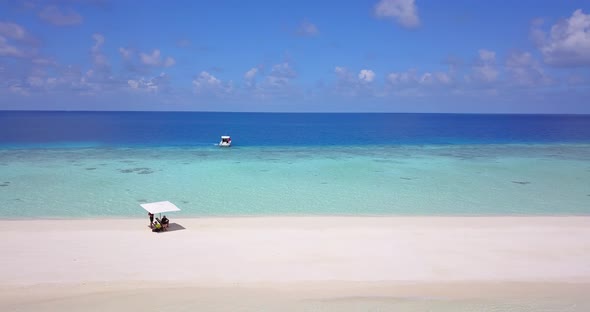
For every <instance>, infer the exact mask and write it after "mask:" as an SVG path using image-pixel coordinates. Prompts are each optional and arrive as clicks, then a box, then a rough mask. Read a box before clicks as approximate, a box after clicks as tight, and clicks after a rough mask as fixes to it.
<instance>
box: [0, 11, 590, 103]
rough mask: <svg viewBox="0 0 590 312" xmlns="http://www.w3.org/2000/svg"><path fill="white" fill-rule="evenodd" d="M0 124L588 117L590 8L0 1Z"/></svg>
mask: <svg viewBox="0 0 590 312" xmlns="http://www.w3.org/2000/svg"><path fill="white" fill-rule="evenodd" d="M0 110H108V111H112V110H131V111H135V110H140V111H238V112H241V111H252V112H432V113H575V114H580V113H581V114H588V113H590V0H577V1H576V0H563V1H557V0H555V1H553V0H552V1H544V0H534V1H533V0H519V1H508V0H497V1H472V0H451V1H437V0H431V1H429V0H351V1H335V0H324V1H317V0H314V1H307V0H301V1H287V0H285V1H281V0H274V1H270V0H269V1H256V0H252V1H239V0H232V1H228V0H216V1H198V0H195V1H188V0H187V1H182V0H178V1H152V0H144V1H139V0H137V1H136V0H128V1H110V0H86V1H83V0H45V1H34V0H30V1H15V0H0Z"/></svg>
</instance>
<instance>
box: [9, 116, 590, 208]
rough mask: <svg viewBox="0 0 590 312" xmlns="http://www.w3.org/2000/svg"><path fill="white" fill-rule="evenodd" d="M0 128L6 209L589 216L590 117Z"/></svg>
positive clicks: (144, 121) (84, 120) (22, 119)
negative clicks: (157, 207)
mask: <svg viewBox="0 0 590 312" xmlns="http://www.w3.org/2000/svg"><path fill="white" fill-rule="evenodd" d="M0 126H1V129H2V131H0V214H1V216H2V218H25V219H28V218H109V217H143V216H144V211H143V210H142V209H141V207H140V206H139V204H140V203H143V202H152V201H161V200H169V201H172V202H173V203H175V204H176V205H177V206H179V207H180V208H181V209H182V211H181V212H179V213H176V214H175V215H176V216H184V217H187V216H191V217H199V216H260V215H588V214H590V116H588V115H478V114H331V113H326V114H320V113H309V114H307V113H297V114H295V113H292V114H288V113H285V114H282V113H281V114H278V113H204V112H199V113H192V112H12V111H0ZM221 135H231V136H232V144H233V145H232V147H231V148H220V147H217V146H215V144H216V143H217V142H219V137H220V136H221Z"/></svg>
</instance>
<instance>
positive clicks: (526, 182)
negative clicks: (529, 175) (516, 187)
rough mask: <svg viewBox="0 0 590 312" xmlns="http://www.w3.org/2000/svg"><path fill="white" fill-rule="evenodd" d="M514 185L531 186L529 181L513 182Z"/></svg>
mask: <svg viewBox="0 0 590 312" xmlns="http://www.w3.org/2000/svg"><path fill="white" fill-rule="evenodd" d="M511 182H512V183H516V184H520V185H527V184H531V182H529V181H511Z"/></svg>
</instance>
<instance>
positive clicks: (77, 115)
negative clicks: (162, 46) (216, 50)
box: [0, 111, 590, 147]
mask: <svg viewBox="0 0 590 312" xmlns="http://www.w3.org/2000/svg"><path fill="white" fill-rule="evenodd" d="M0 125H1V128H2V131H0V146H5V147H7V146H15V145H16V146H22V145H28V146H34V145H43V146H47V145H60V144H66V145H67V144H73V145H78V146H80V145H90V146H96V145H98V146H137V145H148V146H154V145H155V146H178V145H181V146H182V145H191V146H199V145H205V146H207V145H210V144H214V143H217V142H218V141H219V137H220V136H221V135H224V134H228V135H231V136H232V138H233V144H234V146H326V145H327V146H334V145H343V146H349V145H405V144H410V145H422V144H424V145H428V144H506V143H588V142H590V115H477V114H394V113H392V114H377V113H375V114H330V113H325V114H318V113H309V114H308V113H297V114H289V113H285V114H281V113H204V112H16V111H0Z"/></svg>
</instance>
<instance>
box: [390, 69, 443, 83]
mask: <svg viewBox="0 0 590 312" xmlns="http://www.w3.org/2000/svg"><path fill="white" fill-rule="evenodd" d="M387 82H389V84H390V85H392V86H396V87H411V86H418V85H425V86H427V85H435V84H438V85H449V84H451V83H453V78H452V77H451V75H450V74H449V73H445V72H434V73H432V72H424V73H423V74H422V75H420V74H418V71H417V70H415V69H410V70H408V71H405V72H393V73H390V74H388V75H387Z"/></svg>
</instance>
